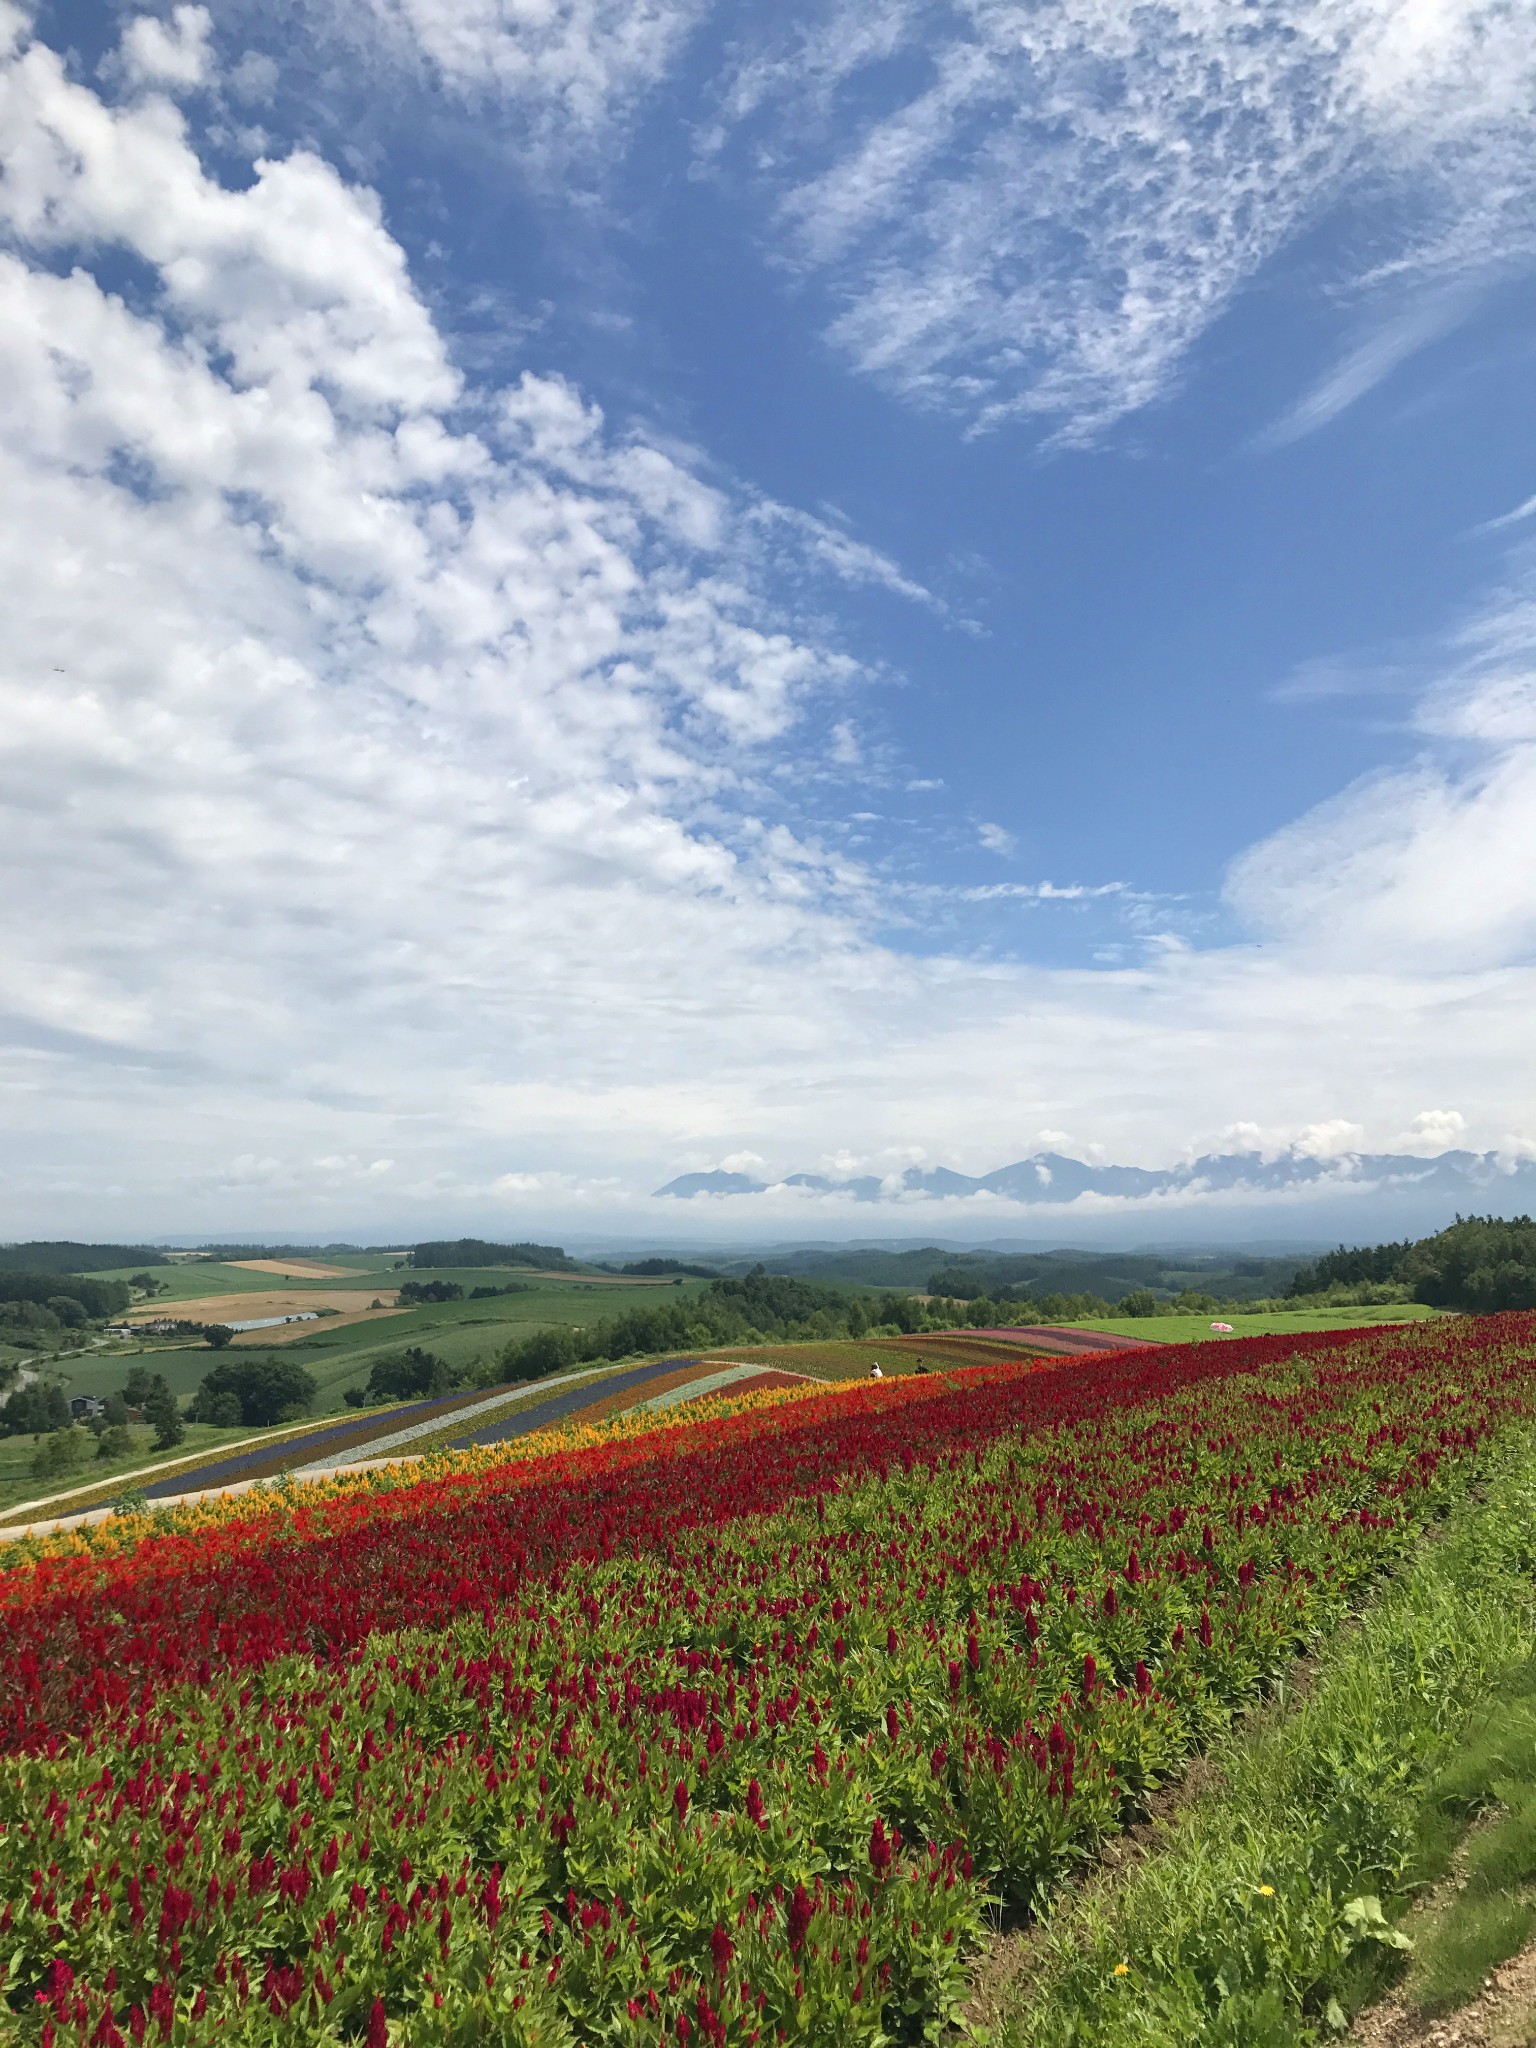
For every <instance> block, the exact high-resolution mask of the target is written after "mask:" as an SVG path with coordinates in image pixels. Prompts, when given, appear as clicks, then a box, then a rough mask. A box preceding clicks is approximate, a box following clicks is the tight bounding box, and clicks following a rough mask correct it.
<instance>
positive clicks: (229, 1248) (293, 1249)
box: [197, 1244, 389, 1260]
mask: <svg viewBox="0 0 1536 2048" xmlns="http://www.w3.org/2000/svg"><path fill="white" fill-rule="evenodd" d="M363 1249H364V1247H363V1246H362V1245H359V1244H204V1245H199V1246H198V1248H197V1257H198V1258H200V1259H219V1260H228V1259H318V1258H324V1257H329V1256H331V1255H332V1254H337V1255H342V1254H345V1253H347V1252H354V1253H355V1252H360V1251H362V1250H363ZM381 1249H385V1250H387V1249H389V1247H387V1246H385V1247H381Z"/></svg>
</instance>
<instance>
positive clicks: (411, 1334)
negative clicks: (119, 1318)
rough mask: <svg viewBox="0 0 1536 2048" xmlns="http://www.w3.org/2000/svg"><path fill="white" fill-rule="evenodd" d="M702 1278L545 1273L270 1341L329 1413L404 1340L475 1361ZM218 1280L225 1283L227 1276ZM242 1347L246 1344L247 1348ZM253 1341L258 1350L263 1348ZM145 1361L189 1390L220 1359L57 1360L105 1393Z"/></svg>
mask: <svg viewBox="0 0 1536 2048" xmlns="http://www.w3.org/2000/svg"><path fill="white" fill-rule="evenodd" d="M333 1263H335V1264H337V1265H339V1264H340V1263H341V1261H340V1260H339V1259H337V1260H336V1261H334V1262H333ZM169 1270H170V1271H172V1272H176V1273H184V1272H186V1271H187V1270H188V1269H186V1268H175V1267H173V1268H170V1269H169ZM191 1270H193V1271H196V1272H199V1273H202V1274H205V1275H206V1274H213V1273H218V1274H225V1273H230V1272H233V1271H234V1270H235V1269H233V1268H231V1267H214V1266H211V1265H210V1266H199V1267H195V1268H193V1269H191ZM241 1277H242V1278H243V1279H244V1280H251V1281H254V1280H259V1279H261V1278H262V1276H261V1275H259V1274H245V1275H243V1276H241ZM380 1277H381V1278H382V1277H383V1276H382V1275H381V1276H380ZM429 1277H431V1278H434V1279H436V1278H447V1279H457V1280H458V1281H459V1282H460V1284H461V1285H464V1286H465V1287H466V1290H467V1288H468V1287H469V1286H475V1287H493V1286H500V1285H501V1284H503V1283H504V1282H505V1281H507V1280H513V1279H516V1278H517V1277H518V1276H517V1275H516V1274H515V1273H511V1272H506V1273H503V1272H501V1271H499V1270H496V1269H492V1270H490V1271H466V1272H464V1273H449V1274H445V1275H438V1274H432V1275H430V1276H429ZM263 1284H264V1285H267V1286H270V1285H271V1284H273V1283H272V1282H271V1280H270V1279H268V1280H266V1281H265V1282H264V1283H263ZM282 1284H284V1285H287V1284H289V1283H287V1282H284V1283H282ZM292 1284H293V1285H294V1286H295V1287H296V1288H297V1287H299V1286H300V1285H301V1283H299V1282H294V1283H292ZM343 1284H344V1283H343V1282H341V1281H339V1280H330V1281H324V1280H317V1281H315V1282H314V1283H313V1285H314V1286H315V1287H316V1288H317V1289H322V1290H323V1289H325V1288H333V1287H339V1286H342V1285H343ZM703 1284H704V1283H703V1282H701V1281H688V1282H687V1283H685V1285H684V1286H683V1287H680V1288H677V1289H672V1288H671V1287H664V1288H657V1287H656V1286H655V1285H654V1284H648V1283H646V1282H643V1281H638V1282H634V1283H632V1284H629V1285H624V1286H613V1285H611V1284H605V1283H602V1282H591V1281H582V1280H551V1281H539V1282H536V1283H532V1284H531V1285H530V1286H529V1291H528V1292H527V1293H526V1294H508V1295H500V1296H497V1297H494V1298H493V1299H491V1300H489V1301H469V1300H467V1299H466V1300H464V1301H451V1302H439V1303H432V1304H429V1305H427V1306H425V1307H422V1308H416V1309H411V1310H410V1311H408V1312H407V1313H406V1314H404V1315H392V1316H389V1317H388V1318H387V1319H384V1320H382V1321H380V1322H379V1323H377V1324H369V1323H352V1324H349V1325H348V1326H347V1327H346V1328H345V1329H339V1330H332V1329H328V1328H327V1327H326V1324H325V1323H324V1322H321V1323H319V1324H317V1325H315V1326H314V1330H313V1334H306V1335H305V1336H304V1337H302V1338H299V1339H297V1340H294V1341H292V1342H289V1343H285V1344H282V1345H280V1346H278V1345H274V1347H273V1349H274V1351H278V1352H280V1354H281V1355H282V1356H283V1357H284V1358H292V1359H294V1360H295V1361H296V1362H297V1363H298V1364H300V1365H302V1366H303V1367H304V1369H305V1370H306V1371H307V1372H309V1373H311V1374H313V1376H314V1378H315V1379H316V1380H317V1381H318V1382H319V1386H320V1393H319V1398H318V1399H317V1401H316V1403H315V1410H314V1412H315V1413H316V1414H317V1415H324V1414H329V1413H331V1412H333V1411H337V1410H340V1409H341V1408H342V1407H343V1406H344V1402H343V1399H342V1396H343V1393H344V1391H345V1389H346V1388H347V1387H349V1386H352V1385H354V1384H360V1383H361V1382H363V1381H365V1380H366V1379H367V1377H368V1370H369V1367H370V1365H371V1364H372V1362H373V1360H374V1359H375V1358H379V1357H381V1356H383V1355H384V1354H385V1353H386V1352H390V1351H398V1350H400V1349H401V1348H402V1347H403V1346H405V1345H407V1344H420V1345H423V1346H424V1347H425V1348H426V1349H427V1350H429V1351H434V1352H436V1353H437V1354H438V1356H439V1357H441V1358H444V1359H446V1360H447V1362H448V1363H449V1364H450V1365H452V1366H455V1367H459V1366H465V1365H471V1364H474V1363H476V1362H477V1361H489V1360H491V1359H494V1358H495V1357H496V1355H497V1353H498V1352H500V1351H501V1350H502V1348H503V1347H504V1346H505V1345H506V1344H508V1343H509V1342H511V1341H512V1340H513V1339H515V1338H518V1337H524V1336H527V1335H528V1333H529V1332H530V1331H531V1330H535V1329H541V1328H545V1327H547V1326H549V1325H551V1324H566V1325H569V1326H571V1327H575V1328H580V1327H582V1326H583V1325H585V1324H587V1323H591V1322H596V1321H597V1320H598V1319H599V1317H602V1316H607V1315H615V1314H617V1313H618V1312H619V1311H620V1310H621V1309H625V1308H632V1307H636V1306H654V1305H655V1304H656V1303H657V1302H658V1300H663V1299H664V1300H673V1299H676V1298H678V1297H681V1296H686V1295H690V1294H697V1293H698V1292H699V1290H700V1288H701V1287H702V1285H703ZM217 1285H219V1286H222V1281H219V1282H218V1283H217ZM212 1291H215V1283H213V1282H209V1283H208V1284H207V1285H204V1286H200V1287H199V1288H197V1289H195V1290H193V1291H192V1292H191V1293H188V1294H185V1295H183V1296H181V1297H180V1298H181V1299H183V1300H191V1299H194V1298H195V1297H196V1295H197V1294H200V1293H208V1292H212ZM307 1328H308V1326H306V1329H307ZM241 1348H242V1350H246V1349H248V1348H250V1347H245V1346H242V1347H241ZM254 1348H255V1349H257V1350H258V1351H259V1349H260V1346H259V1345H258V1346H256V1347H254ZM139 1361H142V1362H143V1364H144V1365H145V1366H147V1367H148V1369H149V1370H150V1371H151V1372H160V1373H163V1374H164V1375H165V1377H166V1379H167V1381H168V1382H169V1384H170V1386H171V1390H172V1392H173V1393H175V1394H177V1395H180V1396H181V1397H182V1398H185V1397H186V1396H187V1395H188V1394H190V1393H192V1392H193V1391H194V1389H195V1388H196V1386H197V1384H198V1382H199V1381H200V1380H201V1379H202V1377H203V1375H204V1373H206V1372H207V1371H208V1370H209V1369H210V1367H211V1366H212V1365H213V1363H214V1357H213V1354H212V1353H211V1352H210V1351H209V1350H208V1348H207V1346H206V1345H204V1344H200V1343H196V1342H186V1343H160V1344H155V1343H153V1342H151V1343H148V1344H142V1345H141V1344H137V1343H129V1344H127V1345H124V1346H117V1347H113V1348H112V1349H110V1350H103V1351H100V1352H93V1353H88V1354H84V1355H82V1356H80V1357H78V1358H74V1359H66V1360H61V1361H60V1362H59V1365H58V1368H57V1369H58V1371H59V1373H60V1374H61V1375H62V1376H63V1377H65V1378H66V1379H67V1382H68V1384H67V1387H66V1391H67V1392H68V1393H71V1394H96V1395H98V1396H99V1395H105V1394H107V1393H109V1392H110V1391H111V1390H112V1389H113V1388H114V1387H120V1386H121V1385H122V1383H123V1378H124V1375H125V1374H126V1372H127V1370H128V1366H129V1364H130V1363H136V1362H139Z"/></svg>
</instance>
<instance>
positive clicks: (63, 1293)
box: [0, 1268, 133, 1323]
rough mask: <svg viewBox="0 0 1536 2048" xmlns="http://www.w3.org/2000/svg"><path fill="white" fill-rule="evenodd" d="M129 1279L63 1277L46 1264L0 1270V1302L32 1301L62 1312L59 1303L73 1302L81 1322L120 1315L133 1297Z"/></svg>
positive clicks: (76, 1275)
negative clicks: (51, 1270) (44, 1265)
mask: <svg viewBox="0 0 1536 2048" xmlns="http://www.w3.org/2000/svg"><path fill="white" fill-rule="evenodd" d="M132 1298H133V1297H132V1295H131V1294H130V1292H129V1289H128V1283H127V1281H126V1280H92V1279H87V1278H86V1276H85V1275H84V1274H75V1275H72V1276H71V1277H70V1278H69V1280H68V1281H67V1282H66V1281H62V1280H61V1279H60V1277H59V1275H58V1273H57V1272H50V1271H48V1270H47V1269H46V1268H42V1269H39V1268H33V1269H32V1270H30V1271H27V1270H23V1269H14V1270H11V1271H8V1272H0V1302H12V1301H14V1302H31V1303H32V1304H33V1305H34V1306H36V1307H43V1308H48V1309H50V1310H52V1311H53V1313H54V1314H56V1315H57V1314H59V1307H58V1304H60V1303H66V1304H72V1310H71V1312H72V1313H75V1314H76V1319H77V1320H78V1321H79V1322H82V1323H83V1322H100V1321H101V1320H103V1319H104V1318H105V1317H107V1316H120V1315H121V1314H122V1312H123V1310H124V1309H125V1308H126V1307H127V1306H128V1304H129V1302H130V1301H131V1300H132Z"/></svg>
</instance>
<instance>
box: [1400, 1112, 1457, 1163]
mask: <svg viewBox="0 0 1536 2048" xmlns="http://www.w3.org/2000/svg"><path fill="white" fill-rule="evenodd" d="M1466 1129H1467V1120H1466V1118H1465V1117H1464V1116H1463V1115H1462V1113H1461V1111H1460V1110H1459V1109H1423V1110H1420V1112H1419V1114H1418V1115H1417V1116H1416V1117H1415V1118H1414V1119H1413V1121H1412V1122H1411V1123H1410V1124H1409V1126H1408V1128H1407V1130H1406V1131H1402V1132H1400V1133H1399V1135H1398V1136H1397V1137H1396V1138H1395V1139H1394V1140H1393V1142H1392V1150H1393V1151H1394V1152H1418V1153H1422V1154H1423V1155H1424V1156H1425V1158H1433V1157H1434V1156H1435V1154H1436V1153H1439V1152H1450V1151H1452V1150H1454V1149H1455V1147H1456V1146H1458V1145H1459V1144H1460V1143H1461V1141H1462V1138H1463V1137H1464V1136H1465V1135H1466Z"/></svg>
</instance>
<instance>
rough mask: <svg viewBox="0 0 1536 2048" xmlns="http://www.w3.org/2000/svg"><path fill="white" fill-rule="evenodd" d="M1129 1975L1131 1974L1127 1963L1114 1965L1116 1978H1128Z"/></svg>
mask: <svg viewBox="0 0 1536 2048" xmlns="http://www.w3.org/2000/svg"><path fill="white" fill-rule="evenodd" d="M1130 1974H1131V1966H1130V1964H1129V1963H1116V1965H1115V1975H1116V1976H1117V1977H1129V1975H1130Z"/></svg>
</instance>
